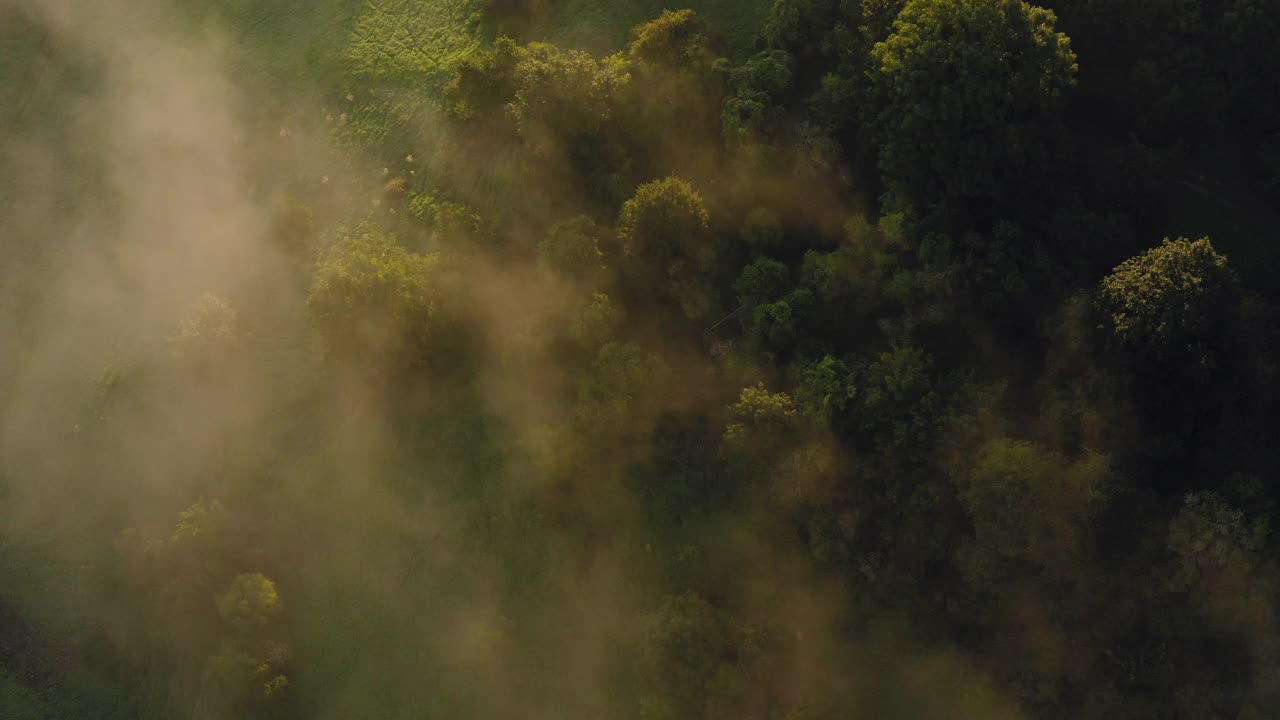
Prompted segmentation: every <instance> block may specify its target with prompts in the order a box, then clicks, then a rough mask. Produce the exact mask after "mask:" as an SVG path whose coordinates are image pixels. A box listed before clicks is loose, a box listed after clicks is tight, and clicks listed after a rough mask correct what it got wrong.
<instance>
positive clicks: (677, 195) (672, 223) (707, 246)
mask: <svg viewBox="0 0 1280 720" xmlns="http://www.w3.org/2000/svg"><path fill="white" fill-rule="evenodd" d="M618 238H619V240H620V241H621V243H622V253H623V257H624V258H625V268H624V269H625V270H626V271H628V273H629V274H630V275H631V277H632V279H633V281H634V282H635V283H636V284H637V285H638V286H647V287H649V288H652V289H653V290H656V292H657V294H658V296H659V299H662V300H666V301H669V302H674V303H675V304H677V305H679V306H680V307H681V308H682V309H683V310H684V312H685V314H686V315H687V316H688V317H689V318H691V319H697V318H705V317H707V316H709V315H710V314H711V311H712V309H713V306H714V299H713V298H712V296H711V289H710V287H709V286H708V284H707V282H706V276H707V275H708V274H709V273H710V271H711V269H712V266H713V264H714V258H715V252H714V247H713V245H712V241H713V236H712V233H711V227H710V216H709V215H708V214H707V209H706V207H705V206H704V205H703V202H702V196H701V195H699V194H698V192H697V191H696V190H694V189H693V186H692V185H690V184H689V183H688V181H686V180H683V179H681V178H678V177H667V178H664V179H662V180H655V181H653V182H649V183H645V184H644V185H641V186H640V187H639V188H637V189H636V194H635V197H633V198H631V199H630V200H628V201H626V203H624V204H623V206H622V212H621V213H620V214H619V216H618Z"/></svg>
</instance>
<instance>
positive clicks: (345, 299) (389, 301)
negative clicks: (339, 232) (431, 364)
mask: <svg viewBox="0 0 1280 720" xmlns="http://www.w3.org/2000/svg"><path fill="white" fill-rule="evenodd" d="M439 265H440V258H439V256H437V255H419V254H417V253H412V252H409V251H408V250H406V249H404V248H403V247H401V246H400V245H399V244H398V243H397V242H396V238H395V236H392V235H384V234H382V233H379V232H376V231H373V230H361V231H358V232H356V233H354V234H352V235H349V236H348V237H346V238H344V239H343V240H342V241H341V242H339V243H338V244H337V245H336V246H334V247H333V248H332V249H331V250H330V251H329V252H328V253H327V254H326V255H325V257H324V258H323V259H322V260H321V261H320V263H319V265H318V266H317V268H316V272H315V276H314V278H313V279H312V282H311V291H310V293H309V294H308V296H307V309H308V310H309V311H310V313H311V317H312V319H313V321H314V322H315V324H316V326H317V328H318V329H319V330H320V333H321V335H322V336H323V337H324V339H325V341H326V343H327V345H328V348H329V351H330V352H331V353H332V354H334V355H337V356H347V357H353V358H369V357H382V358H388V359H391V358H399V359H400V360H401V361H408V362H411V363H413V362H420V361H422V360H423V359H424V358H425V356H426V355H427V353H428V352H429V351H430V349H431V347H432V345H431V340H432V335H433V332H434V331H435V330H436V329H437V327H438V325H439V321H438V316H439V304H440V291H439V287H438V286H437V282H436V281H437V277H438V268H439Z"/></svg>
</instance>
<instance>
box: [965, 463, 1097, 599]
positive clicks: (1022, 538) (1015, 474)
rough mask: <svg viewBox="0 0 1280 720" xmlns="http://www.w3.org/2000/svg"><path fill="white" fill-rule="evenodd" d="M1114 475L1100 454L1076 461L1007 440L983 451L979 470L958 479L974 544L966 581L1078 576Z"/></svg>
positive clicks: (969, 552) (968, 554) (973, 468)
mask: <svg viewBox="0 0 1280 720" xmlns="http://www.w3.org/2000/svg"><path fill="white" fill-rule="evenodd" d="M1110 473H1111V470H1110V463H1109V461H1108V458H1107V457H1106V456H1104V455H1100V454H1097V453H1092V452H1086V453H1084V454H1083V455H1081V456H1080V457H1079V458H1075V459H1070V458H1066V457H1063V456H1062V455H1061V454H1059V453H1056V452H1053V451H1051V450H1048V449H1046V448H1044V447H1041V446H1039V445H1036V444H1034V443H1029V442H1022V441H1017V440H1011V439H1007V438H1006V439H1000V440H993V441H991V442H988V443H986V444H985V445H983V446H982V447H981V449H979V450H978V453H977V457H976V459H975V460H974V461H973V464H972V466H971V467H969V468H968V469H966V470H964V471H962V472H959V473H956V474H955V475H953V480H954V481H955V483H956V486H957V489H958V491H959V496H960V501H961V503H963V505H964V507H965V510H966V512H967V514H968V516H969V520H970V521H971V522H972V524H973V541H972V543H971V544H970V545H968V546H967V547H965V548H964V549H963V550H962V551H961V558H960V559H961V564H962V567H963V569H964V571H965V574H966V575H967V576H968V577H969V578H970V579H971V580H972V581H974V582H976V583H983V582H985V581H988V580H991V579H993V578H1000V577H1003V576H1005V575H1006V574H1008V573H1014V574H1020V573H1023V572H1028V571H1034V572H1041V573H1044V572H1051V573H1054V574H1056V575H1061V574H1062V573H1066V574H1067V575H1070V574H1072V573H1074V572H1077V571H1078V570H1079V569H1081V568H1082V567H1083V564H1084V562H1086V561H1087V558H1088V556H1087V552H1088V550H1089V548H1088V546H1087V539H1088V531H1089V528H1090V523H1091V521H1092V520H1093V519H1094V518H1096V517H1098V513H1099V511H1100V510H1101V509H1102V508H1103V507H1104V504H1105V501H1106V498H1107V493H1108V483H1109V478H1110Z"/></svg>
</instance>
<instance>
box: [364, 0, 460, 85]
mask: <svg viewBox="0 0 1280 720" xmlns="http://www.w3.org/2000/svg"><path fill="white" fill-rule="evenodd" d="M481 7H482V3H481V2H480V0H378V1H376V2H375V1H372V0H371V1H370V2H366V3H365V4H364V7H363V9H362V11H361V13H360V16H359V17H358V18H357V19H356V21H355V26H354V28H353V29H352V32H351V36H350V42H349V43H348V45H347V47H346V50H345V52H344V60H345V62H346V66H347V68H348V70H349V72H350V73H351V74H352V75H354V76H356V77H359V78H364V79H370V80H381V81H387V80H390V81H396V80H418V79H424V80H428V81H433V82H441V81H443V80H445V79H447V78H448V76H449V75H450V74H451V73H452V72H453V69H454V68H455V67H456V66H457V64H458V62H460V61H461V60H462V59H463V58H465V57H466V56H467V55H468V54H470V53H471V52H473V51H474V50H475V49H476V48H478V47H480V45H481V44H482V42H483V40H482V35H483V32H482V30H483V26H484V16H483V14H482V12H481Z"/></svg>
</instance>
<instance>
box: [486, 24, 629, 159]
mask: <svg viewBox="0 0 1280 720" xmlns="http://www.w3.org/2000/svg"><path fill="white" fill-rule="evenodd" d="M518 58H519V59H518V61H517V63H516V65H515V68H514V71H513V72H514V83H515V96H514V98H513V99H512V100H511V102H510V103H509V104H508V105H507V112H508V113H509V114H510V115H511V117H512V118H513V119H514V120H515V123H516V129H517V131H518V132H519V133H520V135H521V137H523V138H524V139H525V142H526V143H527V144H528V146H529V147H530V148H531V149H532V150H533V151H534V152H535V153H537V154H543V155H545V154H547V153H550V152H553V151H554V150H556V149H558V148H559V142H558V138H563V139H567V140H573V141H575V142H582V141H584V140H585V139H587V138H591V137H596V136H599V135H600V134H601V133H602V131H603V129H604V127H605V123H607V122H608V121H609V120H610V119H611V118H612V117H613V114H614V111H615V106H616V104H617V97H618V93H619V91H620V90H621V89H622V88H624V87H625V86H626V85H627V83H629V82H630V80H631V75H630V72H629V71H628V67H627V62H626V60H625V59H624V58H623V57H622V56H621V55H611V56H609V57H606V58H603V59H600V60H597V59H595V58H594V57H592V56H591V55H590V54H589V53H586V52H583V51H581V50H561V49H559V48H557V47H556V46H554V45H551V44H549V43H530V44H529V45H528V46H527V47H525V48H523V49H521V50H520V52H519V54H518Z"/></svg>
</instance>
